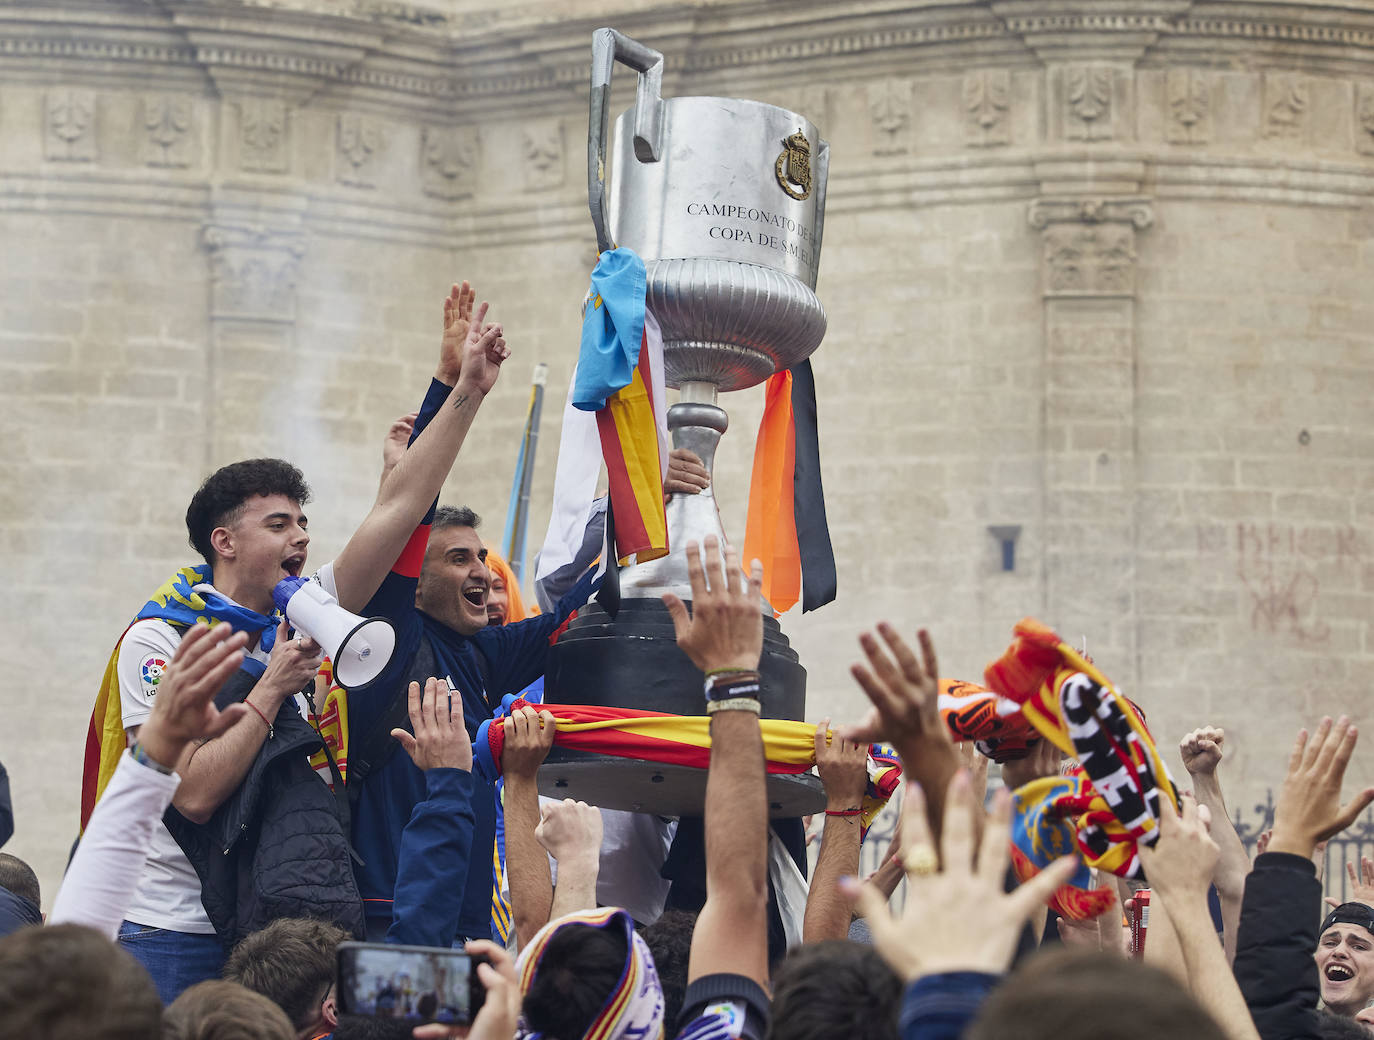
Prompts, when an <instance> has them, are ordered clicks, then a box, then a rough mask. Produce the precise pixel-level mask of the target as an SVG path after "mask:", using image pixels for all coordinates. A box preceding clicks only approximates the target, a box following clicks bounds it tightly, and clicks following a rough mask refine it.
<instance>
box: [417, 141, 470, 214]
mask: <svg viewBox="0 0 1374 1040" xmlns="http://www.w3.org/2000/svg"><path fill="white" fill-rule="evenodd" d="M477 148H478V141H477V132H476V131H475V130H466V129H459V128H458V127H451V126H442V127H434V126H431V127H426V128H425V132H424V135H423V136H422V137H421V139H420V179H421V182H422V184H423V186H424V191H425V194H426V195H433V196H434V197H435V198H440V199H457V198H462V197H463V196H464V195H471V194H472V191H473V187H474V182H475V180H476V176H475V175H476V171H477Z"/></svg>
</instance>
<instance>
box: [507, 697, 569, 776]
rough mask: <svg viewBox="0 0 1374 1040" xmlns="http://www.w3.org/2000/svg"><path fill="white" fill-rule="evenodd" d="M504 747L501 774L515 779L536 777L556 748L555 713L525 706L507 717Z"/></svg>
mask: <svg viewBox="0 0 1374 1040" xmlns="http://www.w3.org/2000/svg"><path fill="white" fill-rule="evenodd" d="M502 725H503V726H504V727H505V730H506V737H505V743H504V744H502V746H501V775H502V776H505V777H507V778H508V779H512V778H523V777H533V776H534V775H535V774H536V773H538V772H539V767H540V766H541V765H543V764H544V759H546V758H547V757H548V755H549V749H550V748H551V747H553V738H554V734H555V732H556V731H555V729H554V719H553V712H551V711H540V710H539V709H537V708H531V707H524V708H521V709H520V710H518V711H513V712H511V713H510V714H509V715H507V716H506V720H505V722H503V723H502Z"/></svg>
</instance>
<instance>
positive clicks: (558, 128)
mask: <svg viewBox="0 0 1374 1040" xmlns="http://www.w3.org/2000/svg"><path fill="white" fill-rule="evenodd" d="M520 147H521V152H522V158H523V160H524V163H523V166H524V170H525V187H526V188H527V189H528V190H530V191H547V190H548V189H550V188H557V187H559V186H560V185H562V183H563V124H562V123H560V122H558V121H557V120H548V121H545V122H541V123H532V124H527V125H526V126H525V128H524V129H523V130H522V131H521V137H520Z"/></svg>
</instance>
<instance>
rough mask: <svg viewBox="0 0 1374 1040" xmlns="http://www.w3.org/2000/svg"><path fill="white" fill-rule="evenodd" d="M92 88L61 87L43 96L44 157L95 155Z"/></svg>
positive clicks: (67, 158)
mask: <svg viewBox="0 0 1374 1040" xmlns="http://www.w3.org/2000/svg"><path fill="white" fill-rule="evenodd" d="M95 120H96V106H95V91H93V90H78V89H74V88H71V87H64V88H61V89H58V90H50V91H49V92H48V93H47V94H46V95H45V96H44V98H43V157H44V158H45V159H53V160H55V161H57V162H92V161H94V159H95V158H96V154H97V145H96V126H95Z"/></svg>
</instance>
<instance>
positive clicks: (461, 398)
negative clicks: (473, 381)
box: [453, 394, 472, 411]
mask: <svg viewBox="0 0 1374 1040" xmlns="http://www.w3.org/2000/svg"><path fill="white" fill-rule="evenodd" d="M471 396H472V395H471V394H459V395H458V396H457V397H455V398H454V399H453V408H454V410H455V411H457V410H458V409H459V408H462V407H463V405H465V404H467V403H468V398H469V397H471Z"/></svg>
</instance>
